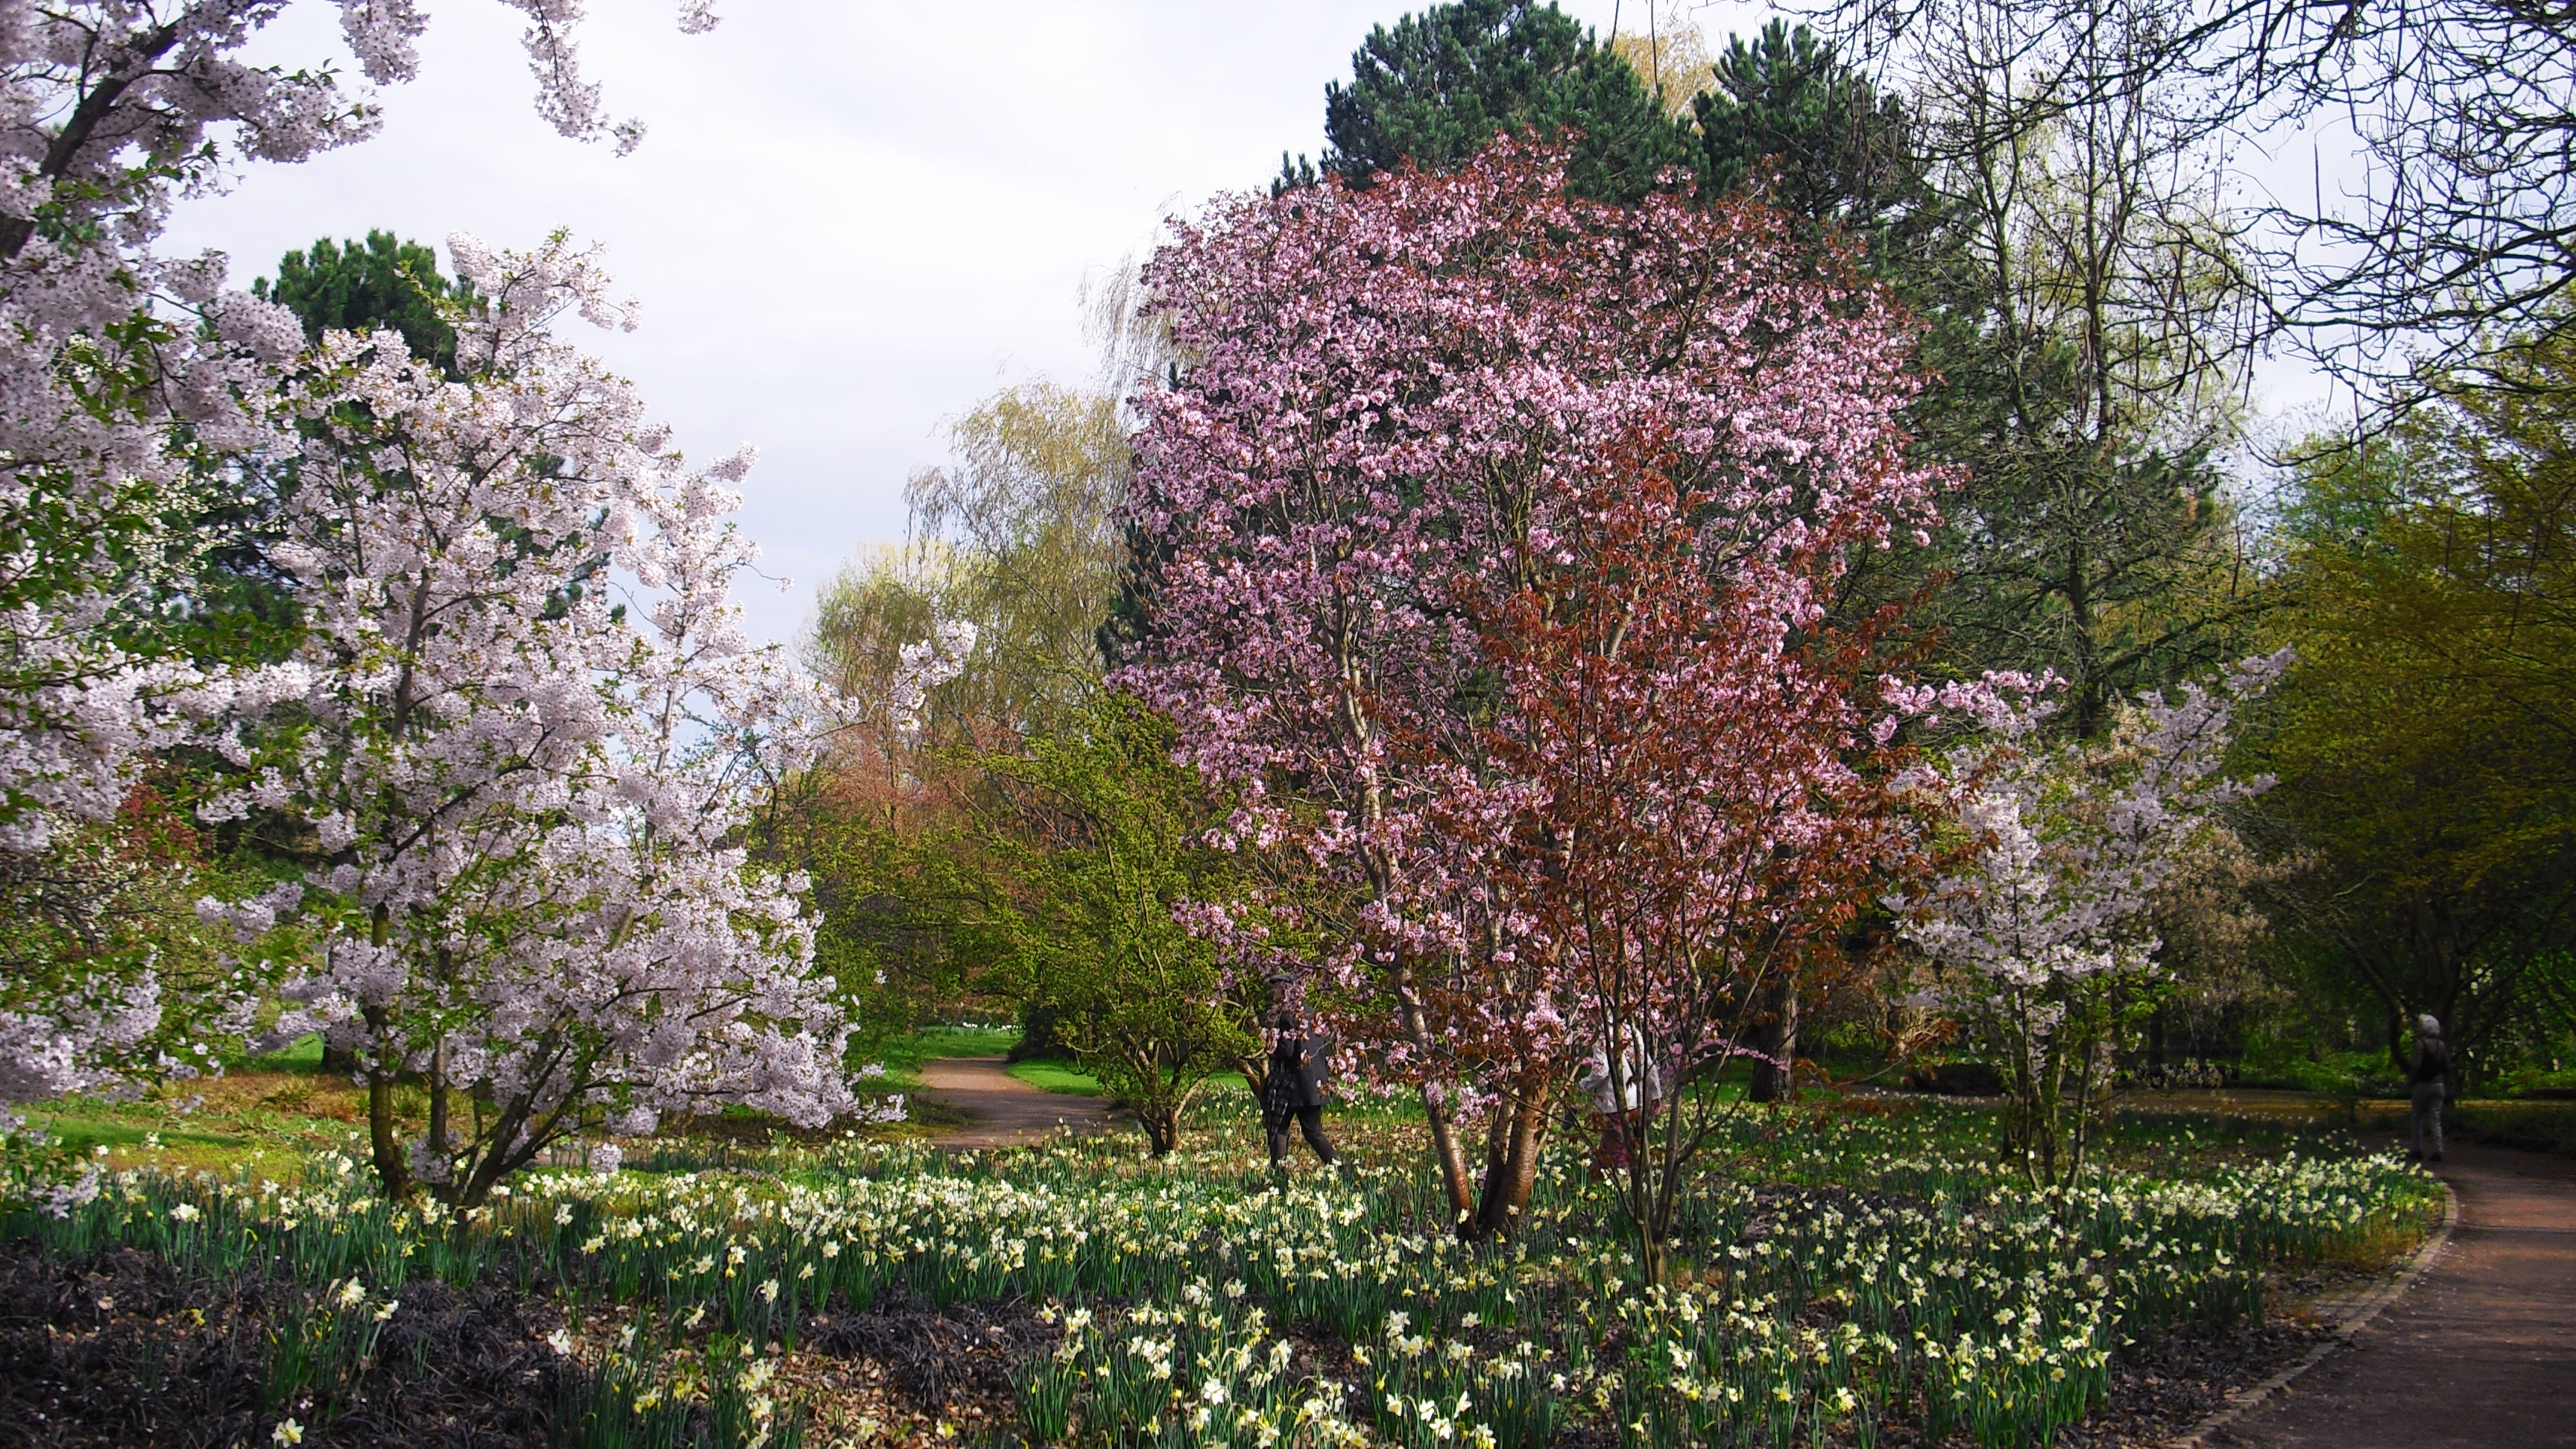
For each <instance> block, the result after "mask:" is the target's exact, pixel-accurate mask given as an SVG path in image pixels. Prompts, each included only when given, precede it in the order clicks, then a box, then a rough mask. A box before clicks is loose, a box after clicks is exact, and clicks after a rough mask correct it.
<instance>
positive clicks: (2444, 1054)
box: [2406, 1016, 2451, 1162]
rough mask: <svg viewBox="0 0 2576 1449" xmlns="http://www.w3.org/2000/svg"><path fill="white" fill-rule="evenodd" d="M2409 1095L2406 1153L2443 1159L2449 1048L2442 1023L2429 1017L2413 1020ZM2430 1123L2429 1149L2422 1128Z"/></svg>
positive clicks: (2408, 1075) (2448, 1090)
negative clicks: (2411, 1110) (2410, 1140)
mask: <svg viewBox="0 0 2576 1449" xmlns="http://www.w3.org/2000/svg"><path fill="white" fill-rule="evenodd" d="M2407 1077H2408V1086H2409V1087H2410V1088H2411V1089H2412V1090H2411V1091H2410V1092H2409V1095H2410V1096H2411V1097H2413V1098H2414V1101H2413V1102H2412V1104H2411V1105H2412V1106H2413V1107H2414V1109H2415V1111H2414V1121H2413V1124H2412V1125H2413V1128H2414V1131H2413V1133H2412V1136H2413V1138H2414V1142H2413V1144H2412V1145H2411V1146H2410V1147H2409V1148H2408V1149H2407V1154H2406V1155H2407V1156H2409V1157H2414V1158H2420V1159H2423V1160H2425V1161H2429V1162H2439V1161H2441V1160H2442V1104H2443V1103H2444V1102H2445V1101H2447V1100H2448V1099H2449V1098H2450V1095H2451V1048H2450V1044H2449V1043H2447V1042H2445V1041H2443V1040H2442V1023H2441V1022H2439V1021H2437V1020H2435V1019H2434V1018H2432V1017H2430V1016H2419V1017H2417V1018H2416V1019H2415V1069H2414V1070H2413V1071H2411V1072H2409V1073H2407ZM2427 1124H2430V1126H2431V1127H2432V1129H2433V1130H2432V1132H2431V1134H2430V1136H2431V1138H2432V1150H2431V1151H2430V1152H2427V1151H2426V1150H2425V1138H2426V1135H2427V1134H2426V1132H2425V1130H2424V1129H2425V1127H2426V1125H2427Z"/></svg>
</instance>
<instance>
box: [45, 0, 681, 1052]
mask: <svg viewBox="0 0 2576 1449" xmlns="http://www.w3.org/2000/svg"><path fill="white" fill-rule="evenodd" d="M312 3H314V4H319V3H320V0H312ZM510 3H513V4H515V5H517V7H518V8H519V9H521V10H523V11H525V12H526V13H527V15H528V20H529V29H528V34H527V42H526V44H527V50H528V55H529V63H530V65H531V68H532V69H533V71H534V72H535V75H536V78H537V84H538V107H539V109H540V111H541V112H542V113H543V114H544V115H546V117H547V118H548V119H549V120H550V121H551V122H552V123H553V124H554V125H555V126H556V128H557V129H558V130H560V131H562V132H563V133H564V134H566V135H568V136H572V137H575V138H578V139H592V138H597V137H606V136H614V137H616V138H617V139H618V141H619V142H620V144H621V146H623V145H631V144H632V141H633V139H634V138H635V137H636V136H638V135H639V134H640V130H639V129H638V128H637V127H636V126H634V125H633V123H617V122H611V121H610V120H608V119H607V118H606V117H605V116H604V114H603V113H602V111H601V106H600V101H599V96H598V92H597V90H596V88H595V87H593V86H591V85H590V84H589V83H588V82H586V81H585V80H584V79H583V78H582V75H581V72H580V68H579V64H578V55H577V49H576V46H575V42H574V30H575V27H576V25H577V23H578V22H579V20H580V18H581V8H580V6H579V4H578V3H575V0H510ZM288 8H289V0H21V3H12V4H9V5H7V6H5V7H0V880H5V881H6V882H7V884H8V885H9V887H10V888H11V890H12V892H13V899H14V898H15V896H16V895H19V894H23V892H22V891H20V890H19V887H20V886H21V884H22V883H24V882H29V881H36V882H44V881H66V880H71V879H72V878H73V877H74V876H76V875H77V876H79V882H86V885H81V884H80V883H79V882H74V884H72V885H69V886H66V887H65V889H66V890H69V891H70V892H71V894H73V895H75V896H78V895H84V894H86V895H90V896H95V895H96V894H98V893H99V892H100V891H103V890H106V889H109V888H110V883H109V875H111V874H112V873H113V870H112V869H111V868H112V867H115V866H116V864H117V858H118V852H117V851H116V850H114V849H112V848H110V849H105V850H102V849H99V848H98V840H99V837H100V835H101V833H102V832H108V833H112V831H113V827H114V820H115V817H116V813H117V810H118V807H119V805H120V804H121V803H122V802H123V801H125V799H126V798H127V796H128V794H129V792H130V790H131V789H132V787H133V785H134V782H135V779H136V775H137V771H138V770H139V769H140V768H141V766H142V764H143V763H144V762H146V761H148V760H149V759H150V758H151V757H152V756H153V754H154V753H155V752H156V751H158V750H161V749H163V748H165V747H167V746H169V745H171V744H174V743H177V742H179V741H181V740H184V739H187V738H189V737H191V736H193V734H194V733H195V732H196V731H197V730H198V729H199V728H200V727H201V725H202V722H203V720H204V719H205V718H206V717H208V716H209V715H210V714H212V713H216V712H219V711H220V710H221V709H222V708H224V705H225V701H224V698H223V696H224V694H225V692H226V690H227V689H228V687H229V686H228V684H227V681H226V679H225V677H224V674H223V671H222V670H221V669H220V667H209V666H217V665H219V664H220V661H209V660H203V659H193V660H192V659H190V658H187V657H185V651H184V650H183V649H181V648H179V647H178V646H177V645H176V644H175V643H174V642H173V640H172V638H171V634H172V630H171V629H170V628H169V627H168V626H169V625H170V624H171V623H172V622H173V621H174V620H184V619H185V618H186V617H187V600H188V597H189V592H190V585H191V576H192V573H193V570H194V565H195V563H196V558H197V553H198V549H199V547H200V544H201V540H200V539H199V537H198V536H197V534H196V530H195V528H194V524H195V522H196V520H198V519H200V518H202V517H204V516H205V514H206V513H207V505H208V504H209V502H210V501H212V500H213V499H215V498H217V497H219V496H220V495H221V494H222V493H223V492H224V491H225V490H227V489H229V488H232V487H234V486H235V485H236V483H237V481H238V479H239V477H240V476H241V475H240V473H239V465H240V464H241V463H242V462H243V460H245V459H249V458H253V457H256V456H259V455H263V454H266V453H272V452H274V451H276V449H277V446H278V443H279V440H278V438H277V437H276V436H275V435H274V433H273V431H272V429H273V426H274V422H275V414H274V413H273V411H272V410H271V409H269V408H267V407H266V406H265V405H264V403H263V400H264V399H266V398H268V397H270V396H271V395H272V394H273V393H274V392H275V390H276V389H277V387H278V386H279V385H280V383H281V379H282V378H283V376H284V371H283V370H284V369H285V368H286V367H287V366H288V365H289V363H290V362H291V360H292V359H293V358H294V357H295V356H296V354H298V353H299V352H300V351H301V349H302V347H303V343H304V338H303V335H302V330H301V328H300V327H299V326H298V324H297V322H296V320H295V318H294V317H292V316H291V315H289V314H288V313H287V312H285V311H284V310H283V309H281V308H277V307H273V306H270V305H268V304H266V303H264V302H260V301H258V300H256V299H254V298H252V297H250V296H249V295H247V294H245V293H242V292H238V291H229V290H226V289H225V286H224V273H225V261H224V258H223V257H222V256H220V255H218V254H212V253H209V254H207V255H204V256H199V257H168V256H164V255H162V254H161V253H160V251H159V250H158V247H157V242H158V240H159V237H160V234H161V231H162V227H163V225H164V223H165V221H166V219H167V217H168V215H169V212H170V209H171V206H172V204H173V203H174V201H175V200H176V199H177V198H178V197H179V196H181V195H183V194H186V193H189V192H192V191H203V190H206V189H209V188H219V187H221V186H222V185H223V184H225V182H226V181H227V179H228V178H229V177H230V176H231V175H233V174H234V172H235V170H236V168H238V167H239V166H240V165H242V164H244V163H249V162H293V161H300V160H302V159H304V158H306V157H309V156H311V155H313V154H315V153H317V152H320V151H324V150H327V149H330V148H332V147H336V146H341V145H345V144H348V143H350V142H353V141H357V140H360V139H363V138H364V137H366V136H367V135H369V134H371V133H372V131H373V130H374V129H375V126H376V124H377V121H378V107H377V105H376V102H375V99H374V96H373V93H372V92H371V91H370V90H369V89H368V87H367V86H364V85H358V86H351V85H348V84H345V83H344V82H343V80H342V79H341V78H340V77H339V76H338V75H336V74H335V73H334V70H333V68H332V67H331V66H330V65H329V64H327V63H324V62H322V61H321V60H320V58H317V59H316V63H314V64H309V65H303V66H290V65H279V64H260V63H256V62H254V61H252V60H250V59H247V58H246V57H245V54H244V52H245V50H246V48H247V47H249V46H251V45H252V44H253V43H254V42H255V41H257V40H258V39H259V38H260V35H261V32H263V31H264V30H266V29H267V27H268V26H269V25H270V24H271V23H272V22H273V21H275V20H276V19H278V17H279V16H281V15H282V14H284V13H285V12H286V11H287V9H288ZM337 9H338V13H339V18H340V21H341V28H342V32H343V34H344V36H345V37H346V40H347V42H348V45H349V48H350V51H351V53H352V54H353V55H354V56H355V58H356V60H357V63H358V69H359V70H360V71H361V72H363V73H364V75H365V77H366V80H367V81H369V82H372V83H374V84H376V85H384V84H392V83H396V82H401V81H405V80H409V79H410V78H411V77H412V75H413V74H414V73H415V71H416V70H417V56H416V52H415V41H416V40H417V39H418V37H419V35H420V34H421V32H422V29H423V27H424V25H425V23H426V16H425V14H424V13H423V11H422V10H421V8H420V7H419V6H418V5H417V4H415V3H414V0H338V5H337ZM713 23H714V20H713V16H712V14H711V12H710V11H709V10H708V8H707V6H706V4H705V3H704V0H692V3H687V4H684V5H683V6H682V13H681V26H682V28H683V29H684V30H692V31H695V30H703V29H705V28H707V27H708V26H710V25H712V24H713ZM84 862H92V863H98V862H104V863H105V864H104V865H102V866H101V870H105V871H107V872H108V873H107V874H102V873H101V870H91V871H89V872H88V873H87V874H86V875H81V874H80V872H81V870H82V869H83V868H84V867H83V863H84ZM33 888H34V887H28V889H33ZM102 971H104V972H106V973H107V974H106V975H100V974H99V973H100V972H102ZM172 1001H173V997H172V993H170V992H167V991H164V990H162V989H161V984H160V983H157V982H155V981H154V980H152V979H151V977H150V975H149V973H148V972H146V973H143V974H140V975H134V974H127V975H123V976H120V975H118V972H117V971H116V970H115V969H114V966H113V963H112V962H106V961H105V959H104V958H93V959H88V960H85V961H69V960H66V961H63V962H59V963H56V967H55V969H49V970H45V971H41V972H38V973H36V974H35V975H33V976H20V975H17V974H15V973H13V974H12V975H11V977H10V978H9V979H0V1041H5V1042H6V1043H8V1045H9V1047H10V1048H11V1052H10V1054H11V1055H12V1056H13V1057H17V1058H19V1059H21V1060H25V1061H30V1062H39V1061H40V1062H43V1063H47V1064H48V1065H46V1066H44V1067H43V1068H42V1069H34V1068H31V1069H29V1070H26V1071H20V1072H13V1073H8V1074H5V1075H0V1101H5V1100H17V1099H20V1098H22V1097H23V1096H25V1095H28V1094H42V1093H47V1092H52V1091H60V1090H68V1089H71V1088H73V1087H75V1086H90V1085H96V1084H97V1083H98V1082H99V1081H100V1080H101V1072H102V1070H104V1068H103V1067H102V1065H101V1062H102V1060H103V1058H104V1056H106V1055H109V1054H112V1053H113V1052H114V1051H115V1050H117V1049H119V1048H120V1047H123V1046H127V1045H131V1044H132V1043H134V1042H135V1041H138V1040H141V1039H142V1037H144V1036H148V1035H149V1034H150V1032H151V1023H153V1022H156V1021H158V1020H159V1019H160V1017H161V1013H162V1008H163V1007H164V1006H165V1005H168V1004H172ZM56 1006H59V1007H60V1008H61V1009H60V1010H56V1009H55V1007H56Z"/></svg>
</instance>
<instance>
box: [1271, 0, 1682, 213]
mask: <svg viewBox="0 0 2576 1449" xmlns="http://www.w3.org/2000/svg"><path fill="white" fill-rule="evenodd" d="M1519 129H1534V130H1536V131H1538V132H1539V133H1540V135H1541V136H1543V137H1552V136H1553V135H1554V134H1555V133H1556V132H1557V131H1559V130H1560V129H1562V130H1570V131H1574V132H1577V133H1579V136H1580V139H1579V140H1577V141H1576V142H1575V146H1574V154H1573V158H1572V161H1571V163H1570V165H1569V167H1568V173H1567V174H1568V185H1569V187H1570V189H1572V190H1574V191H1575V192H1577V193H1579V194H1581V195H1585V196H1591V197H1597V198H1600V199H1603V200H1609V201H1632V200H1634V199H1636V198H1637V197H1640V196H1643V195H1644V194H1646V192H1648V191H1649V190H1651V189H1653V188H1654V186H1655V185H1656V177H1657V175H1658V174H1659V173H1661V172H1662V171H1663V170H1664V169H1665V168H1667V167H1679V166H1686V165H1687V164H1688V163H1689V160H1690V149H1689V146H1688V144H1687V135H1688V133H1687V130H1686V129H1685V127H1684V126H1683V125H1682V124H1680V123H1679V122H1677V121H1676V120H1675V119H1674V118H1672V117H1670V116H1668V115H1666V114H1665V112H1664V108H1663V106H1662V105H1661V104H1659V102H1658V101H1657V98H1656V96H1655V94H1654V93H1653V92H1652V91H1651V90H1649V89H1648V87H1647V86H1646V85H1645V84H1643V83H1641V82H1640V81H1639V79H1638V77H1637V73H1636V72H1635V71H1634V70H1632V69H1630V68H1629V65H1628V63H1627V62H1626V61H1625V60H1622V59H1621V58H1620V57H1619V56H1618V55H1617V54H1615V53H1614V52H1613V51H1612V50H1611V49H1610V48H1609V47H1608V46H1605V45H1602V44H1600V43H1599V42H1598V41H1597V40H1596V39H1595V38H1594V37H1593V36H1592V34H1591V33H1590V32H1588V31H1586V30H1585V29H1584V28H1583V27H1582V26H1581V25H1580V24H1578V23H1577V22H1576V21H1575V20H1574V19H1573V18H1572V17H1571V16H1568V15H1567V14H1566V13H1565V12H1563V11H1561V10H1559V9H1557V8H1556V7H1555V6H1554V5H1552V4H1545V3H1541V4H1531V3H1529V0H1456V3H1453V4H1447V5H1434V6H1432V7H1430V8H1429V9H1426V10H1424V11H1422V12H1421V13H1419V14H1414V15H1407V16H1405V17H1404V18H1403V19H1401V20H1398V21H1397V22H1396V23H1395V25H1394V26H1393V27H1391V28H1390V27H1387V26H1383V25H1381V26H1377V27H1375V28H1373V29H1372V30H1370V32H1369V36H1368V39H1367V40H1366V41H1365V42H1363V43H1362V44H1361V46H1360V48H1359V49H1358V50H1357V51H1356V52H1354V53H1353V54H1352V56H1351V80H1350V83H1349V84H1347V85H1344V84H1342V83H1340V82H1338V81H1337V82H1334V83H1333V84H1331V85H1328V86H1326V87H1325V88H1324V137H1325V140H1326V141H1327V142H1329V143H1330V149H1328V150H1327V151H1326V152H1325V153H1324V160H1323V165H1322V169H1323V170H1324V171H1327V172H1330V173H1333V174H1335V175H1338V176H1340V177H1341V178H1342V179H1343V180H1344V181H1346V182H1348V183H1349V184H1351V185H1352V186H1355V187H1364V186H1366V185H1368V182H1369V178H1370V177H1371V176H1373V175H1375V174H1377V173H1378V172H1380V171H1391V170H1393V169H1395V168H1396V167H1397V166H1399V165H1402V164H1403V163H1404V162H1406V161H1411V162H1413V163H1414V164H1415V165H1417V166H1420V167H1422V168H1424V169H1425V170H1431V171H1445V170H1449V169H1451V168H1453V167H1456V166H1458V165H1460V164H1462V163H1463V162H1465V161H1466V160H1467V159H1468V158H1469V157H1471V156H1473V155H1475V154H1476V153H1477V152H1479V151H1481V150H1483V149H1484V148H1485V144H1486V143H1487V142H1489V141H1491V140H1492V139H1493V138H1494V137H1495V135H1496V134H1497V133H1499V132H1502V131H1505V130H1519ZM1288 169H1289V173H1290V174H1289V176H1288V177H1287V178H1286V180H1287V181H1289V182H1291V183H1293V182H1295V181H1298V180H1301V179H1311V178H1312V176H1313V174H1314V173H1313V172H1312V171H1311V170H1301V169H1300V167H1298V166H1297V165H1293V164H1292V165H1291V166H1290V167H1289V168H1288Z"/></svg>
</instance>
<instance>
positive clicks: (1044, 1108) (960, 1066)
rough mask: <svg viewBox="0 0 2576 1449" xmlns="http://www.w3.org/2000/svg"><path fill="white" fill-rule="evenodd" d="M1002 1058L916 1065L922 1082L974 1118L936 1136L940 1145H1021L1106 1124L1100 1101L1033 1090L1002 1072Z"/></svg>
mask: <svg viewBox="0 0 2576 1449" xmlns="http://www.w3.org/2000/svg"><path fill="white" fill-rule="evenodd" d="M1008 1066H1009V1063H1008V1062H1007V1061H1006V1060H1005V1059H1004V1058H1001V1057H932V1058H930V1059H929V1060H928V1061H925V1062H923V1063H922V1064H921V1084H922V1086H923V1087H925V1088H927V1089H928V1095H930V1096H933V1097H937V1098H938V1099H939V1100H941V1101H943V1102H946V1103H947V1104H949V1105H950V1106H952V1107H955V1108H957V1109H958V1110H959V1111H962V1112H964V1113H966V1115H968V1116H970V1117H972V1118H974V1119H975V1122H974V1125H973V1126H970V1127H952V1128H950V1129H948V1130H947V1131H945V1132H942V1133H940V1134H938V1137H937V1139H936V1140H937V1141H938V1143H939V1145H940V1146H942V1147H1024V1146H1027V1145H1028V1144H1030V1143H1032V1142H1041V1141H1044V1140H1045V1139H1046V1138H1048V1137H1050V1136H1053V1135H1054V1134H1055V1133H1056V1132H1058V1131H1060V1130H1062V1129H1064V1128H1067V1127H1070V1128H1072V1129H1073V1130H1074V1131H1077V1132H1098V1131H1102V1130H1105V1129H1106V1128H1108V1127H1109V1126H1110V1123H1111V1117H1110V1106H1109V1101H1108V1099H1107V1098H1105V1097H1076V1096H1072V1095H1069V1094H1067V1093H1063V1092H1049V1091H1045V1090H1043V1089H1041V1088H1037V1087H1032V1086H1030V1085H1029V1084H1028V1083H1026V1082H1023V1081H1021V1080H1020V1079H1019V1078H1017V1077H1015V1076H1012V1075H1011V1074H1010V1072H1009V1070H1007V1068H1008Z"/></svg>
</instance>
